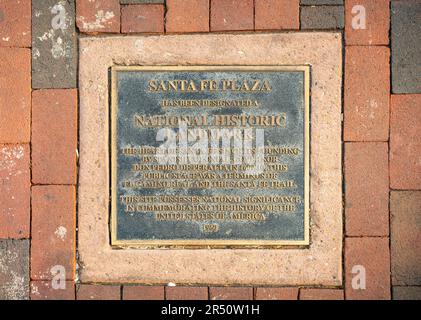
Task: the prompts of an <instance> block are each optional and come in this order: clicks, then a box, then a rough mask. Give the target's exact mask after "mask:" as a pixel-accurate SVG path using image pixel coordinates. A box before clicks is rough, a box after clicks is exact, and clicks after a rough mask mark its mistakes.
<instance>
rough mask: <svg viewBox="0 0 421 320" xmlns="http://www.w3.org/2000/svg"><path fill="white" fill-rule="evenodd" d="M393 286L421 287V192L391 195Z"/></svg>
mask: <svg viewBox="0 0 421 320" xmlns="http://www.w3.org/2000/svg"><path fill="white" fill-rule="evenodd" d="M390 224H391V256H392V257H391V259H392V284H393V285H398V286H399V285H404V286H405V285H421V255H420V252H421V191H392V192H391V194H390Z"/></svg>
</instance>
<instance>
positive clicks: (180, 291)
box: [165, 287, 209, 300]
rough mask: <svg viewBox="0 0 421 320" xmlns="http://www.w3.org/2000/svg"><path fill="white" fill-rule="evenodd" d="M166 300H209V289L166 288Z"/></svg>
mask: <svg viewBox="0 0 421 320" xmlns="http://www.w3.org/2000/svg"><path fill="white" fill-rule="evenodd" d="M165 298H166V300H208V299H209V295H208V287H166V288H165Z"/></svg>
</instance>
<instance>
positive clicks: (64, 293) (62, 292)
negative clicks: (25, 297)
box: [30, 281, 75, 300]
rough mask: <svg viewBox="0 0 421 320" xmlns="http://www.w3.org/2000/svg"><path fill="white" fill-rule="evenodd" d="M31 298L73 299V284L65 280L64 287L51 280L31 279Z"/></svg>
mask: <svg viewBox="0 0 421 320" xmlns="http://www.w3.org/2000/svg"><path fill="white" fill-rule="evenodd" d="M30 289H31V300H75V284H74V283H73V281H65V284H64V288H62V287H61V286H60V287H56V289H55V288H54V287H53V284H52V282H51V281H31V288H30Z"/></svg>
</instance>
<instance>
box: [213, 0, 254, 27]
mask: <svg viewBox="0 0 421 320" xmlns="http://www.w3.org/2000/svg"><path fill="white" fill-rule="evenodd" d="M253 11H254V9H253V0H211V31H229V30H232V31H241V30H253V29H254V15H253Z"/></svg>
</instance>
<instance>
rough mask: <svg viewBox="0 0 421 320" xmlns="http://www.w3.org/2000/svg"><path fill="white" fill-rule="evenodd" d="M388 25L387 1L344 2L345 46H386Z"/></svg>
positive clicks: (352, 0)
mask: <svg viewBox="0 0 421 320" xmlns="http://www.w3.org/2000/svg"><path fill="white" fill-rule="evenodd" d="M364 13H365V14H364ZM364 16H365V24H364V21H363V19H364ZM353 25H354V27H353ZM389 25H390V9H389V0H376V1H373V0H346V1H345V42H346V44H347V45H388V44H389Z"/></svg>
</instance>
